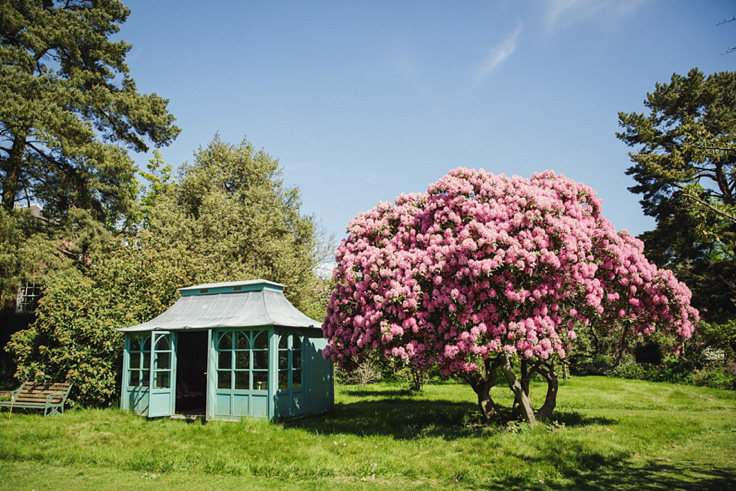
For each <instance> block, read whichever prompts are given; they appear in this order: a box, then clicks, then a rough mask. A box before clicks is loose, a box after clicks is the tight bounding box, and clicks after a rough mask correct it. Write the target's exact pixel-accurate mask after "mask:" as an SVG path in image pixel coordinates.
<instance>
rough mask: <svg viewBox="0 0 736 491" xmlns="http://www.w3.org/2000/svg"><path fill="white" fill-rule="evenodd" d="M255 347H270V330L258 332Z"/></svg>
mask: <svg viewBox="0 0 736 491" xmlns="http://www.w3.org/2000/svg"><path fill="white" fill-rule="evenodd" d="M253 349H268V331H260V332H259V333H258V334H256V339H255V340H254V341H253Z"/></svg>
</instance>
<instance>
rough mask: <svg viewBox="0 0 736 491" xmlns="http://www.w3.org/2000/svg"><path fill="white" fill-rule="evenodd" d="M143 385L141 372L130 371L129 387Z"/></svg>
mask: <svg viewBox="0 0 736 491" xmlns="http://www.w3.org/2000/svg"><path fill="white" fill-rule="evenodd" d="M140 383H141V372H139V371H138V370H131V371H130V381H129V382H128V385H130V386H133V387H135V386H138V385H140Z"/></svg>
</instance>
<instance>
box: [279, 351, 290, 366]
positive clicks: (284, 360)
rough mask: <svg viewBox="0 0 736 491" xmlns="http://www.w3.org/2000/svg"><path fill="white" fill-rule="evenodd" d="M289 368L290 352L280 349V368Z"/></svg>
mask: <svg viewBox="0 0 736 491" xmlns="http://www.w3.org/2000/svg"><path fill="white" fill-rule="evenodd" d="M287 368H289V352H288V351H283V350H279V370H286V369H287Z"/></svg>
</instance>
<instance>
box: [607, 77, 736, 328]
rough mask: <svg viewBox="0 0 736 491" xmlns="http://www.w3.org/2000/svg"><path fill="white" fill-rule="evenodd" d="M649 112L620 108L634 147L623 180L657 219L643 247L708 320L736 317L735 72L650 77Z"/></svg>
mask: <svg viewBox="0 0 736 491" xmlns="http://www.w3.org/2000/svg"><path fill="white" fill-rule="evenodd" d="M644 105H645V106H646V108H647V109H648V110H649V114H643V113H623V112H622V113H619V124H620V125H621V126H622V127H623V129H624V130H623V131H622V132H620V133H618V134H617V137H618V138H619V139H621V140H622V141H623V142H625V143H626V144H627V145H629V146H631V147H634V148H635V150H636V151H635V152H632V153H630V156H631V159H632V161H633V162H634V165H633V166H632V167H630V168H629V169H628V171H627V174H629V175H632V176H633V177H634V179H635V180H636V182H637V185H636V186H633V187H631V188H629V189H630V190H631V191H632V192H634V193H636V194H640V195H641V204H642V208H643V210H644V213H646V214H647V215H649V216H652V217H654V218H655V219H656V221H657V226H656V228H655V229H654V230H652V231H650V232H647V233H645V234H643V235H642V236H641V238H642V239H643V240H644V242H645V244H646V246H647V255H648V257H650V258H651V259H652V260H653V261H654V262H656V263H657V264H659V265H661V266H663V267H667V268H671V269H672V270H673V271H674V272H675V274H676V275H677V277H678V278H680V279H681V280H682V281H684V282H685V283H687V284H688V285H689V286H690V288H691V289H692V291H693V305H694V306H695V307H697V308H698V309H700V311H701V313H702V315H703V318H704V319H705V320H707V321H709V322H718V323H720V322H725V321H727V320H729V319H733V318H734V317H736V194H734V193H735V192H736V168H735V167H734V164H735V163H736V141H735V140H734V135H736V72H722V73H715V74H713V75H709V76H708V77H705V76H704V74H703V73H702V72H700V71H699V70H697V69H693V70H691V71H690V72H689V73H688V74H687V76H682V75H678V74H674V75H672V78H671V80H670V82H669V83H664V84H660V83H658V84H657V85H656V88H655V90H654V92H652V93H650V94H647V98H646V100H645V101H644Z"/></svg>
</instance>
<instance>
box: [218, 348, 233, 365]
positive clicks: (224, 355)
mask: <svg viewBox="0 0 736 491" xmlns="http://www.w3.org/2000/svg"><path fill="white" fill-rule="evenodd" d="M232 367H233V355H232V351H220V352H219V353H218V354H217V368H232Z"/></svg>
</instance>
